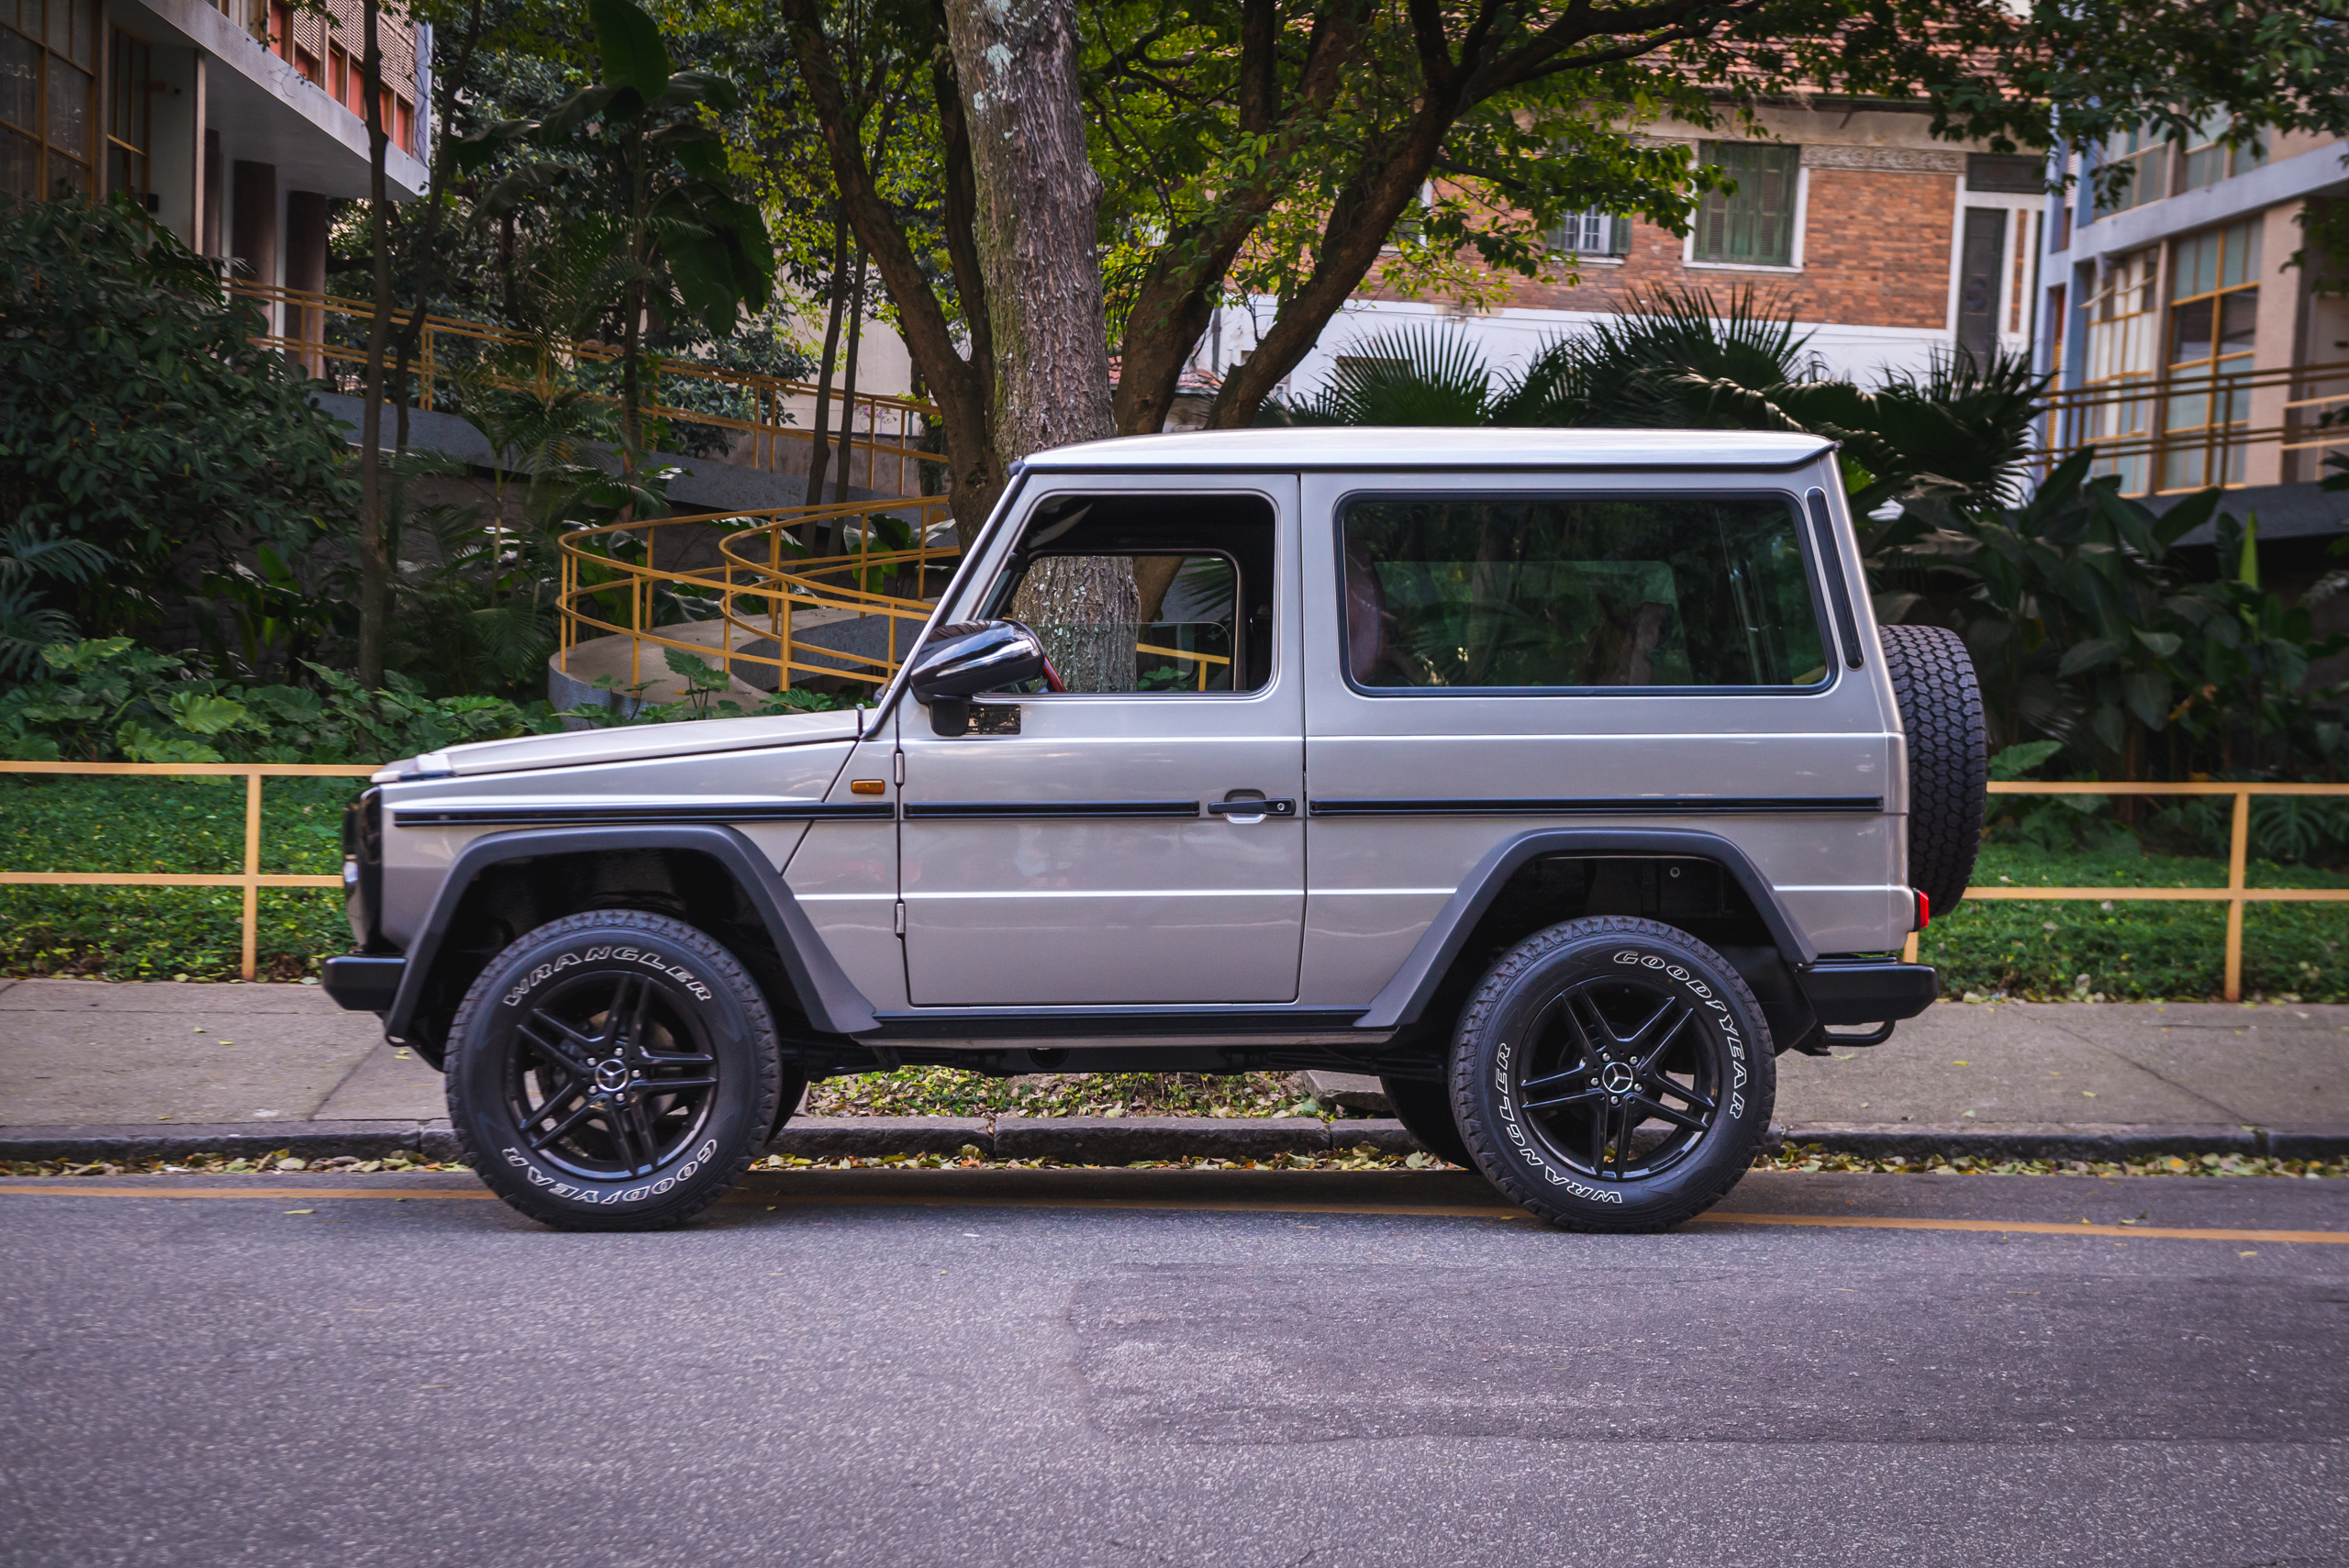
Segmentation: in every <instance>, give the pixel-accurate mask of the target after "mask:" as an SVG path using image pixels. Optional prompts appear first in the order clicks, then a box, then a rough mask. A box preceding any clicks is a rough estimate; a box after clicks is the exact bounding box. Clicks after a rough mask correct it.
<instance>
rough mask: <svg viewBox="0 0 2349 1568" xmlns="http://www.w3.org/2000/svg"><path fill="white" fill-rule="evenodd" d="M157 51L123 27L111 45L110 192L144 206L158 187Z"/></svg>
mask: <svg viewBox="0 0 2349 1568" xmlns="http://www.w3.org/2000/svg"><path fill="white" fill-rule="evenodd" d="M154 74H155V62H154V50H151V49H150V48H149V47H148V46H147V45H146V43H144V42H143V41H142V40H140V39H135V38H132V37H131V36H130V35H129V34H128V33H126V32H124V31H123V30H122V29H121V28H115V29H114V33H113V36H112V37H111V38H110V39H108V40H107V44H106V194H107V195H114V194H116V193H117V192H120V193H122V194H124V195H129V196H131V197H133V198H135V199H136V200H137V201H138V202H139V205H140V206H145V205H146V203H147V193H148V192H149V191H150V190H152V189H153V188H154V183H155V182H154V172H153V170H152V168H151V166H150V153H151V152H152V151H153V150H154V128H155V87H156V85H157V83H155V82H154V81H153V80H152V78H153V76H154Z"/></svg>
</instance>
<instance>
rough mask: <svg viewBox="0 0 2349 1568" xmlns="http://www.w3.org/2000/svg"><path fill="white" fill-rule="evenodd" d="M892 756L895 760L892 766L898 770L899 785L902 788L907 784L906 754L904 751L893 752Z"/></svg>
mask: <svg viewBox="0 0 2349 1568" xmlns="http://www.w3.org/2000/svg"><path fill="white" fill-rule="evenodd" d="M890 756H891V757H892V759H893V762H892V766H894V767H895V768H896V780H897V783H898V784H899V785H900V786H902V785H903V784H905V782H906V754H905V753H904V752H903V751H893V752H891V753H890Z"/></svg>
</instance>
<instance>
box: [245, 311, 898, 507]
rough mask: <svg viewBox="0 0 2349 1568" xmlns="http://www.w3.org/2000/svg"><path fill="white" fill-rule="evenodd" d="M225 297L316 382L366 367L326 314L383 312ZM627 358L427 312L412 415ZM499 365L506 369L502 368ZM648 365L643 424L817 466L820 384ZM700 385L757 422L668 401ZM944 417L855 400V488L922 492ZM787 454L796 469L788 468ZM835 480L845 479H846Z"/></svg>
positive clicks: (739, 455) (744, 453)
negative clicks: (708, 430)
mask: <svg viewBox="0 0 2349 1568" xmlns="http://www.w3.org/2000/svg"><path fill="white" fill-rule="evenodd" d="M229 292H230V293H232V294H233V295H236V296H237V297H239V298H240V299H244V300H248V301H250V302H251V303H253V304H255V305H258V306H262V307H263V309H264V310H265V311H267V312H268V313H270V314H271V315H272V317H273V330H271V331H269V332H267V333H264V334H262V335H261V336H260V337H258V338H256V339H254V340H255V341H256V342H259V343H261V344H262V345H263V346H264V347H268V348H273V349H277V350H281V351H283V352H284V353H285V354H286V355H287V356H288V357H289V358H292V359H294V360H295V361H298V362H300V363H301V364H303V365H304V366H305V367H306V368H307V369H308V370H309V372H310V373H311V374H313V375H317V376H324V375H326V373H327V372H328V368H329V367H332V366H352V365H362V364H364V363H365V362H366V359H367V352H366V345H365V340H364V339H365V336H366V335H365V333H364V332H363V331H360V332H350V331H346V332H344V333H343V334H341V335H340V340H338V337H337V334H335V333H333V332H330V331H329V330H328V318H329V317H338V318H340V319H341V320H342V321H343V322H345V323H347V324H353V325H355V324H360V323H365V322H368V321H372V320H373V318H374V314H375V311H374V306H373V305H371V304H370V303H369V302H367V301H365V300H361V299H351V298H347V297H344V296H341V295H329V294H319V293H316V292H313V291H311V290H307V289H291V288H282V287H279V286H277V285H275V284H258V283H249V282H237V283H234V284H230V285H229ZM411 319H413V317H412V314H411V313H410V312H407V311H399V312H395V314H394V316H393V321H394V322H395V325H397V326H401V327H405V326H406V324H407V323H408V322H409V321H410V320H411ZM459 344H462V345H465V346H466V347H467V349H468V352H469V354H470V355H471V362H460V361H454V360H452V359H451V356H450V355H449V354H448V353H446V352H444V350H446V349H448V348H451V347H453V346H455V345H459ZM619 358H620V351H619V350H618V348H616V347H614V346H612V345H610V344H608V343H567V342H566V343H550V342H548V341H546V340H544V339H539V338H535V337H532V336H531V335H530V334H529V333H527V332H517V331H514V330H512V329H511V328H504V327H496V326H492V325H490V324H489V323H486V322H481V321H467V320H464V319H462V317H453V316H435V315H430V314H427V315H426V316H425V317H424V323H423V328H422V330H421V332H420V334H419V336H418V340H417V352H416V358H415V360H414V361H412V362H411V363H410V364H409V366H408V373H409V374H410V375H411V376H413V377H415V378H416V383H417V389H416V402H415V405H414V406H417V407H419V408H427V409H429V408H430V407H431V406H433V401H434V398H435V395H436V394H437V392H438V389H439V388H440V384H442V383H444V382H450V381H460V382H468V383H472V384H478V385H486V386H493V387H496V388H499V389H501V390H504V391H508V392H529V393H531V394H534V395H538V396H540V397H548V396H551V395H553V393H554V392H555V391H556V390H557V389H558V388H559V387H561V386H562V385H563V384H565V382H566V380H567V379H568V378H569V377H570V375H571V374H572V373H575V372H576V371H577V370H578V369H579V368H580V367H582V366H586V365H597V366H612V365H617V364H618V362H619ZM501 360H502V361H504V362H503V363H500V362H498V361H501ZM643 363H644V376H645V387H644V415H645V417H647V418H648V419H674V420H683V421H686V422H689V423H692V424H696V425H708V426H712V427H715V428H718V429H722V430H728V431H731V432H733V434H734V437H735V439H736V447H735V450H733V451H731V452H729V454H728V455H727V457H726V459H725V461H726V462H729V463H733V464H736V465H738V466H740V467H746V468H757V469H763V470H766V471H768V472H783V471H785V470H789V471H792V472H796V473H806V472H807V469H808V466H809V464H808V462H807V461H806V460H805V459H804V458H803V457H801V456H800V453H801V450H802V449H803V448H804V447H807V446H812V444H813V443H814V441H815V439H816V432H815V430H814V429H813V428H812V427H810V426H808V425H806V424H802V423H799V422H798V421H797V419H796V413H797V411H798V409H799V406H801V405H803V404H804V405H806V406H807V410H808V412H809V413H810V415H811V417H812V413H813V409H814V404H815V398H816V386H815V384H814V383H812V382H804V381H792V380H788V379H786V378H785V377H782V376H772V375H762V374H759V373H756V372H751V371H733V370H720V369H718V368H716V367H714V366H710V365H697V364H694V363H692V362H690V361H684V360H673V359H665V358H662V357H659V356H648V357H647V358H646V359H645V361H643ZM695 385H700V386H711V387H717V388H720V389H722V390H725V391H728V392H731V393H734V394H737V395H740V396H741V397H744V398H746V399H748V400H749V403H750V412H749V414H748V415H747V416H744V415H738V414H725V413H711V412H707V411H704V410H701V409H697V408H690V407H686V406H684V405H682V404H679V403H676V402H674V401H671V400H670V399H669V398H668V397H667V395H666V392H667V390H668V389H672V388H679V387H685V386H695ZM598 401H600V402H603V403H606V404H608V405H615V406H616V405H617V404H618V398H617V397H615V396H612V395H598ZM847 401H849V400H847V399H845V398H844V397H843V395H842V393H841V389H840V388H838V387H834V388H832V389H831V390H830V392H829V403H828V405H827V407H828V408H829V411H830V412H829V416H828V418H827V428H826V439H828V440H830V441H832V442H834V443H835V444H836V445H837V443H838V442H839V441H840V439H841V424H842V422H843V419H842V416H841V405H842V404H843V403H844V402H847ZM936 412H937V410H936V408H935V407H934V406H931V405H930V404H928V403H924V402H922V401H920V400H919V399H918V398H912V397H897V396H892V395H886V394H878V393H870V392H860V393H858V394H857V395H856V396H855V398H854V399H853V402H852V406H851V409H850V412H849V414H848V415H847V416H846V418H845V423H846V425H847V426H848V427H849V438H850V439H849V447H850V455H849V456H848V457H847V458H846V459H845V460H844V461H845V462H846V463H847V465H848V482H849V484H852V485H855V486H857V487H858V488H860V489H864V490H874V491H882V492H885V493H889V494H897V493H903V492H907V491H912V490H919V489H920V488H921V464H922V463H923V462H939V461H940V458H939V454H938V453H936V452H930V451H924V450H920V449H919V448H918V447H917V446H916V445H915V444H914V442H915V441H916V440H917V439H918V430H917V428H916V425H915V422H916V421H917V420H919V419H924V418H928V417H932V416H934V415H935V414H936ZM787 457H788V458H790V459H791V460H792V461H789V462H786V458H787ZM827 477H828V478H837V477H838V474H837V473H833V474H830V475H828V476H827Z"/></svg>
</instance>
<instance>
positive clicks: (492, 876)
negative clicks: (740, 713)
mask: <svg viewBox="0 0 2349 1568" xmlns="http://www.w3.org/2000/svg"><path fill="white" fill-rule="evenodd" d="M526 873H527V874H526ZM550 887H551V889H552V891H551V895H550V892H549V889H550ZM628 898H640V899H642V900H644V902H641V903H621V902H618V900H622V899H628ZM721 898H722V899H723V902H722V903H721V902H720V900H721ZM618 907H651V908H654V909H655V910H656V912H659V913H667V914H674V915H676V916H678V917H680V918H684V919H688V920H695V921H696V924H702V923H704V922H708V923H710V924H718V925H727V924H730V925H732V926H734V927H736V928H737V929H744V930H749V929H757V930H760V931H762V932H763V934H764V936H765V937H766V939H767V940H768V941H769V943H771V944H772V946H773V948H774V957H775V961H776V962H775V965H774V968H775V969H777V970H779V971H780V973H775V974H760V975H759V978H760V980H761V983H762V984H763V985H765V986H766V987H767V988H768V989H769V990H770V992H773V991H774V989H775V988H776V987H777V986H778V985H781V986H784V987H787V989H788V992H789V994H788V995H783V996H776V995H770V997H769V1001H770V1003H771V1004H776V1005H783V1004H788V1005H792V1006H796V1008H797V1009H798V1010H799V1011H800V1012H802V1013H804V1014H805V1015H806V1016H807V1022H808V1024H809V1025H810V1026H811V1027H812V1028H813V1029H817V1030H818V1031H820V1032H822V1033H826V1034H843V1035H845V1034H860V1033H865V1032H869V1031H871V1030H872V1029H875V1028H876V1027H878V1026H877V1025H876V1023H875V1021H874V1017H873V1005H872V1003H871V1002H869V1001H868V1000H866V998H865V997H864V995H863V993H861V992H860V991H858V990H857V988H856V986H855V984H853V983H852V981H850V979H849V978H848V976H847V975H846V974H845V973H842V972H841V967H840V965H839V963H838V962H837V961H835V960H834V959H833V957H832V955H831V952H830V951H829V949H827V948H826V947H825V946H824V942H823V939H822V938H821V937H820V936H818V934H817V932H816V929H815V927H814V925H813V924H811V923H810V922H809V920H808V918H807V914H806V912H805V911H804V910H802V909H801V908H800V907H799V903H798V900H797V899H796V898H794V897H793V896H792V894H791V888H790V886H789V884H786V883H785V881H784V879H783V877H782V876H781V875H780V874H779V873H776V871H775V870H774V867H773V866H771V865H769V864H768V863H767V861H766V858H765V857H764V856H763V855H762V854H761V853H760V852H759V851H758V849H757V847H756V846H755V845H753V844H752V843H751V840H749V839H747V838H745V837H743V835H742V834H741V833H740V831H738V830H737V829H735V828H727V827H721V826H717V825H703V824H679V825H673V826H646V827H641V828H629V827H618V828H537V829H532V830H529V831H526V832H514V833H492V834H489V835H486V836H485V837H483V838H480V839H476V840H473V842H472V843H470V844H467V845H466V846H465V847H464V849H463V850H462V851H459V852H458V855H457V858H456V859H455V861H454V862H451V865H450V867H449V873H448V874H447V875H446V876H445V877H443V878H442V879H441V882H440V890H439V892H438V893H436V894H435V895H434V896H433V901H432V907H431V909H430V911H429V913H428V914H427V915H426V917H425V918H424V921H423V924H422V925H421V926H420V927H419V928H418V929H417V935H416V938H415V940H413V941H412V942H410V943H409V945H408V949H407V951H406V962H405V963H404V964H403V965H402V968H401V973H400V984H399V988H398V990H397V991H396V992H395V994H394V995H393V998H392V1005H391V1006H390V1008H389V1009H388V1010H387V1011H386V1012H385V1013H384V1034H385V1036H386V1037H387V1038H389V1039H391V1040H394V1041H395V1042H400V1043H405V1044H407V1045H409V1046H411V1047H412V1048H413V1049H415V1050H416V1051H417V1054H418V1055H420V1056H423V1057H424V1058H425V1059H426V1060H427V1061H429V1062H433V1063H434V1064H435V1065H436V1066H437V1065H438V1064H439V1062H440V1055H441V1051H442V1049H443V1044H444V1042H443V1041H442V1040H441V1039H440V1035H439V1033H438V1032H437V1031H435V1030H434V1029H432V1027H431V1024H430V1022H429V1020H430V1018H432V1016H433V1015H434V1014H435V1013H436V1012H441V1011H447V1012H453V1010H454V1007H455V1003H456V1000H457V998H458V997H460V996H462V994H463V990H464V988H465V986H467V985H469V984H472V982H473V976H474V975H476V974H478V973H480V971H481V969H482V967H483V966H484V965H485V964H486V963H487V962H488V959H489V957H490V956H491V952H494V951H495V950H494V949H493V950H491V951H490V952H484V951H481V950H480V948H479V945H478V944H479V942H480V940H482V939H483V938H484V936H485V935H489V934H491V933H494V932H495V930H496V929H499V928H500V926H504V927H507V928H509V929H507V940H511V939H512V938H514V937H518V936H520V935H521V934H522V930H521V929H510V928H511V927H512V926H514V925H515V923H516V921H517V920H528V921H529V925H530V926H536V925H539V924H543V923H544V922H545V921H546V920H550V919H556V918H560V917H562V916H564V915H573V914H581V913H585V912H587V911H589V910H593V909H596V908H618ZM509 914H510V915H512V916H513V918H507V916H508V915H509ZM696 917H699V918H698V919H696ZM524 929H528V928H527V927H525V928H524ZM705 929H707V925H705ZM710 934H711V935H712V936H714V937H716V936H720V932H718V931H715V930H713V931H711V933H710ZM721 940H722V937H721ZM501 945H502V944H501ZM760 967H761V966H759V965H756V964H753V965H752V968H753V972H754V973H757V971H758V969H759V968H760ZM452 989H453V991H454V993H455V995H451V994H450V993H451V990H452Z"/></svg>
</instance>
